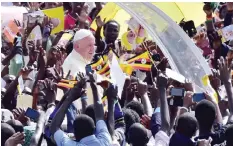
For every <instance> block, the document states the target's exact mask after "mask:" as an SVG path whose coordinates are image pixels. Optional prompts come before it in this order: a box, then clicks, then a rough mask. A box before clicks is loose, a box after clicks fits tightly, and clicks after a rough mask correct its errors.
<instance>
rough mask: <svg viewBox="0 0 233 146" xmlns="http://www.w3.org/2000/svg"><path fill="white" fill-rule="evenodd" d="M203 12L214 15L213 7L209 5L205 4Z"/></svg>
mask: <svg viewBox="0 0 233 146" xmlns="http://www.w3.org/2000/svg"><path fill="white" fill-rule="evenodd" d="M203 11H204V12H205V13H206V14H207V15H211V14H212V8H211V5H210V4H209V3H207V4H205V5H204V7H203Z"/></svg>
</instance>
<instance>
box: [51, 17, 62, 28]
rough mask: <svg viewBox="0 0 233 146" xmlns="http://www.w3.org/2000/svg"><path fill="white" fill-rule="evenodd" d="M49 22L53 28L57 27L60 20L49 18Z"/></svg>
mask: <svg viewBox="0 0 233 146" xmlns="http://www.w3.org/2000/svg"><path fill="white" fill-rule="evenodd" d="M50 22H51V23H52V24H53V29H54V28H56V27H58V25H59V23H60V20H59V19H58V18H51V20H50Z"/></svg>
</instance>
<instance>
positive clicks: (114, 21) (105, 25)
mask: <svg viewBox="0 0 233 146" xmlns="http://www.w3.org/2000/svg"><path fill="white" fill-rule="evenodd" d="M110 23H116V24H117V25H118V26H119V27H120V24H119V23H118V22H117V21H116V20H109V21H108V22H106V23H105V24H104V30H105V28H106V27H107V25H109V24H110Z"/></svg>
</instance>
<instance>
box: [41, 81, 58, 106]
mask: <svg viewBox="0 0 233 146" xmlns="http://www.w3.org/2000/svg"><path fill="white" fill-rule="evenodd" d="M37 85H38V87H39V90H40V92H43V93H44V95H45V97H44V99H45V100H46V101H47V102H48V103H55V101H56V92H57V88H56V84H55V83H54V82H53V81H52V80H50V79H48V78H46V79H45V80H42V81H41V80H40V81H38V83H37Z"/></svg>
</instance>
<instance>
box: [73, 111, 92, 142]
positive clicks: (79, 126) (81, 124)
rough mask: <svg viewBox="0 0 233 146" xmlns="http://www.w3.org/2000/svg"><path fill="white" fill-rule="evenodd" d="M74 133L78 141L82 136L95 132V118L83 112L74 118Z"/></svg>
mask: <svg viewBox="0 0 233 146" xmlns="http://www.w3.org/2000/svg"><path fill="white" fill-rule="evenodd" d="M73 127H74V135H75V138H76V140H77V141H80V140H81V139H82V138H84V137H87V136H90V135H93V134H94V132H95V123H94V121H93V119H92V118H91V117H89V116H87V115H84V114H81V115H78V116H77V117H76V119H75V120H74V124H73Z"/></svg>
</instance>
